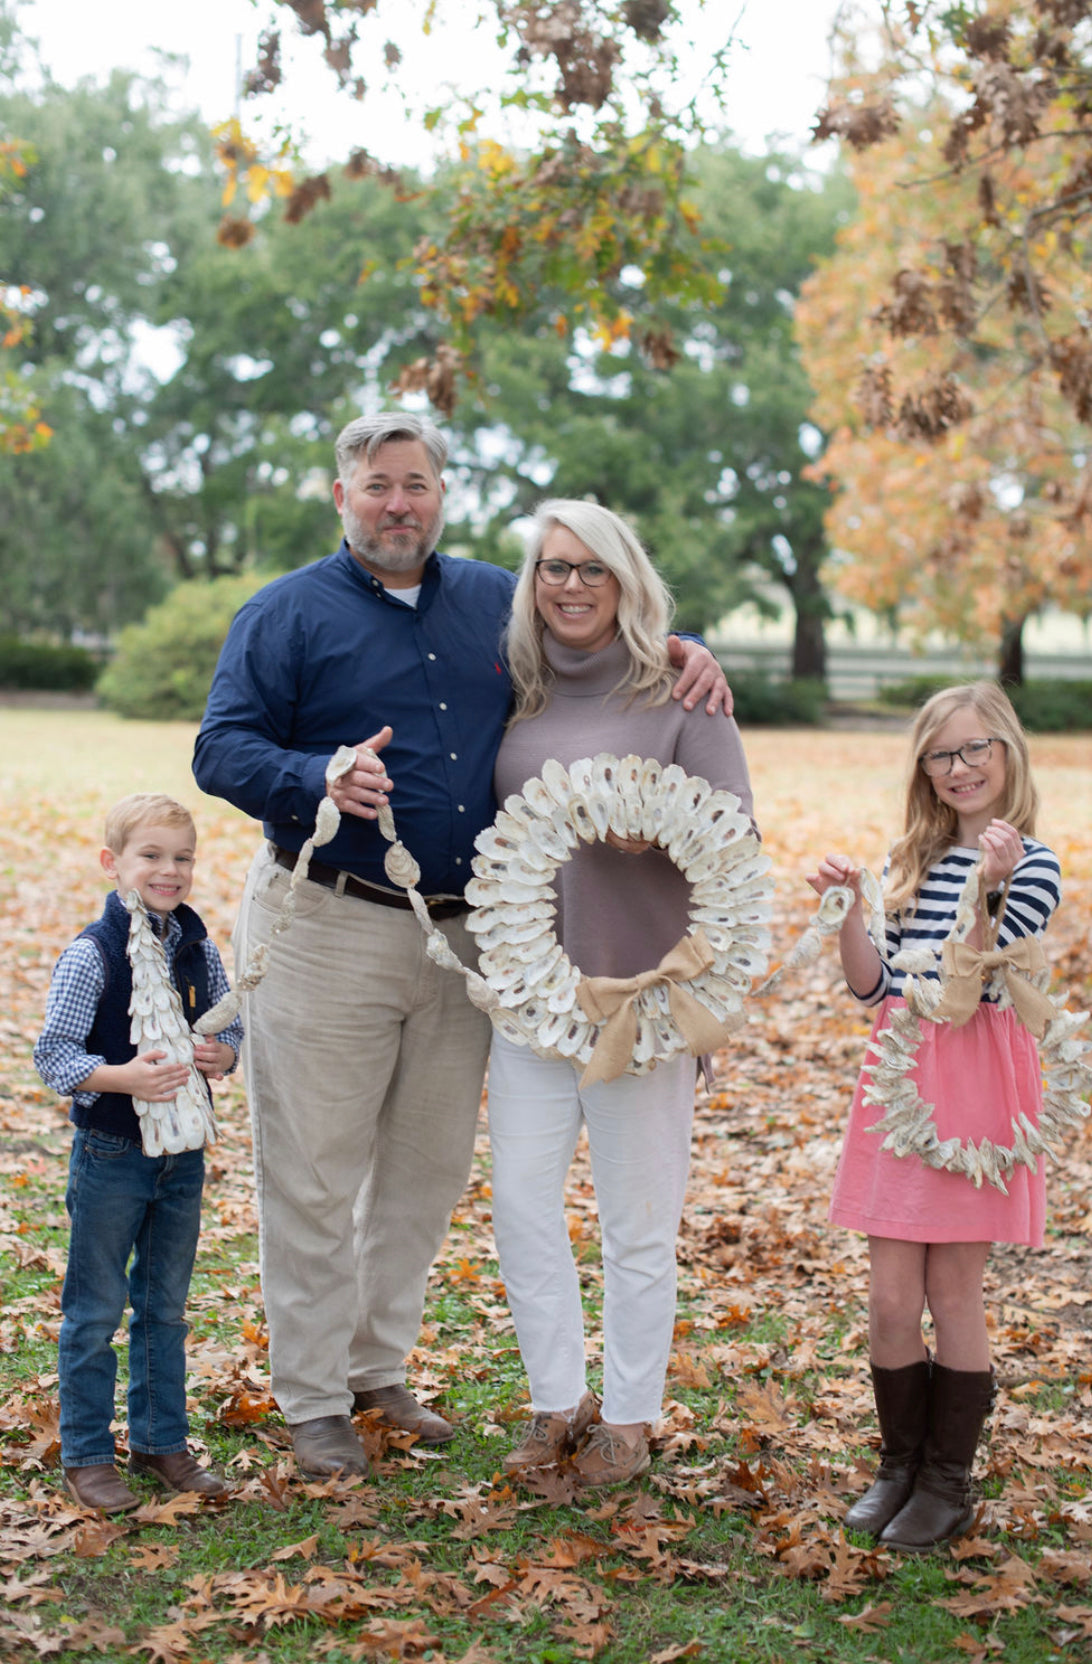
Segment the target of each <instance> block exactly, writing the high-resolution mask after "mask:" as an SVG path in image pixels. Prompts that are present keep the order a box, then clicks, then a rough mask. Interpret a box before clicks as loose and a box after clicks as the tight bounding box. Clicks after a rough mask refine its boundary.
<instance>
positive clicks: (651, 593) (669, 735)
mask: <svg viewBox="0 0 1092 1664" xmlns="http://www.w3.org/2000/svg"><path fill="white" fill-rule="evenodd" d="M670 613H671V601H670V597H669V596H668V594H667V591H666V590H665V588H664V585H663V583H662V582H661V580H660V578H659V576H658V575H657V573H656V571H655V570H654V568H653V566H652V563H651V562H650V560H649V558H648V556H647V555H646V554H645V551H644V550H643V549H642V547H641V545H640V543H639V542H638V541H637V539H636V538H635V537H634V535H633V533H632V532H631V531H630V529H629V527H628V526H627V525H626V524H625V523H624V522H623V521H622V520H620V519H619V518H618V516H617V515H615V514H612V513H610V512H609V510H607V509H604V508H600V507H599V506H598V505H597V504H594V503H587V502H573V501H562V500H557V501H552V502H547V503H544V504H543V505H542V507H541V508H540V509H539V511H538V513H537V514H536V516H535V521H534V532H533V535H532V537H531V540H530V544H529V547H528V551H527V555H526V558H525V560H524V564H523V569H522V571H521V573H520V578H519V583H518V585H517V588H516V592H515V597H514V600H513V607H512V619H511V623H510V625H509V631H508V659H509V664H510V666H511V670H512V677H513V681H514V683H515V687H516V707H515V712H514V715H513V717H512V720H511V722H510V724H509V727H508V731H507V733H506V735H505V738H504V740H503V742H502V744H501V748H500V753H499V755H498V758H497V767H496V776H495V784H496V791H497V798H498V801H500V802H503V801H504V799H505V798H506V797H507V796H508V795H509V794H510V793H512V792H518V791H519V790H520V789H521V788H522V786H523V784H524V782H525V781H526V780H528V779H530V778H532V777H533V776H535V775H538V774H540V773H541V772H542V766H543V764H544V763H545V762H546V761H547V759H548V758H551V757H553V758H556V759H557V760H558V761H559V762H561V763H563V764H565V765H566V766H567V765H568V764H569V763H571V762H573V761H574V760H575V759H576V758H578V757H588V756H595V755H596V753H598V752H601V751H605V752H611V753H613V754H615V755H617V756H623V755H627V754H636V755H638V756H641V757H646V758H647V757H655V758H657V759H658V760H659V761H660V762H661V763H663V764H667V763H673V762H674V763H678V764H680V765H681V766H682V767H683V768H684V769H685V770H686V771H687V773H688V774H694V775H700V776H701V777H703V778H704V779H706V780H708V781H709V782H710V784H711V785H713V786H714V787H717V788H725V789H727V790H729V791H732V792H735V793H736V795H737V796H738V797H739V798H740V799H741V802H742V804H743V808H744V811H745V812H746V813H748V814H749V813H750V811H751V790H750V783H749V781H748V777H747V765H746V762H745V760H744V756H743V747H742V744H741V742H740V737H739V731H738V729H737V728H736V725H735V723H734V722H732V721H731V719H730V718H728V717H726V716H723V715H718V716H716V717H712V718H710V717H708V716H707V715H706V714H705V713H704V712H703V711H698V712H687V711H685V710H683V708H682V706H681V705H680V704H679V703H678V702H677V701H675V700H673V699H672V698H671V697H670V693H671V676H670V671H669V667H668V661H667V653H666V649H665V647H664V646H663V642H664V638H665V637H666V634H667V628H668V621H669V617H670ZM611 843H613V844H614V847H609V846H608V844H606V843H596V844H590V845H589V844H581V846H580V847H579V848H578V849H577V850H576V851H575V852H574V854H573V857H572V859H571V860H570V861H569V862H567V863H566V864H565V865H564V866H562V867H561V868H560V869H559V871H558V874H557V878H556V889H557V896H558V910H557V934H558V939H559V940H560V942H561V944H562V946H563V947H564V949H565V952H566V953H567V954H568V955H569V957H570V959H571V960H572V962H573V963H574V964H575V965H577V966H579V968H580V969H581V971H582V972H583V973H584V974H585V975H586V976H615V977H626V976H633V975H635V974H636V973H637V972H639V971H642V970H647V969H649V968H650V967H652V966H654V965H656V964H658V963H659V961H660V959H661V958H662V957H663V956H664V954H665V953H667V952H668V950H669V949H670V948H672V947H674V946H675V944H676V943H677V942H678V941H679V939H680V938H681V937H682V936H683V935H684V934H685V932H686V928H687V923H688V900H689V886H688V884H687V883H686V881H685V879H684V878H683V877H682V874H681V873H680V872H679V870H678V869H677V868H676V867H675V866H674V864H673V863H672V862H671V861H670V860H669V859H668V857H667V856H666V855H665V854H664V853H663V852H662V851H659V850H657V849H655V848H650V847H649V846H648V845H647V844H640V843H633V842H625V843H623V842H621V841H620V840H618V839H615V838H613V836H612V837H611ZM695 1070H696V1063H695V1060H694V1058H692V1057H689V1056H686V1055H683V1056H676V1057H674V1058H672V1059H670V1061H668V1062H664V1063H660V1064H658V1065H657V1067H656V1069H655V1070H654V1071H653V1072H652V1073H650V1074H647V1075H642V1076H635V1075H623V1076H622V1077H620V1078H619V1079H615V1080H610V1081H601V1082H598V1083H597V1084H595V1085H592V1086H589V1087H587V1088H584V1089H583V1090H582V1089H581V1088H580V1085H579V1076H578V1074H577V1071H576V1069H575V1067H574V1066H573V1065H572V1064H571V1063H569V1062H568V1061H561V1060H551V1059H543V1058H540V1057H537V1056H535V1055H534V1053H532V1052H531V1051H529V1050H528V1049H526V1048H524V1047H520V1046H516V1045H513V1044H512V1043H511V1042H509V1041H507V1040H505V1039H504V1038H502V1037H501V1036H500V1035H494V1037H493V1047H492V1052H491V1055H490V1064H489V1126H490V1139H491V1143H492V1151H493V1223H494V1230H495V1234H496V1241H497V1251H498V1254H499V1257H500V1264H501V1274H502V1276H503V1278H504V1282H505V1285H506V1287H507V1290H508V1298H509V1302H510V1304H511V1308H512V1314H513V1317H514V1318H515V1323H516V1333H517V1336H518V1338H519V1344H520V1351H521V1353H522V1355H523V1360H524V1364H525V1367H526V1369H527V1373H528V1377H529V1381H530V1388H531V1407H532V1417H531V1421H530V1423H529V1425H528V1427H527V1429H526V1431H525V1433H524V1435H523V1437H522V1438H521V1439H520V1441H519V1443H518V1444H517V1445H516V1446H515V1448H514V1449H513V1450H512V1451H510V1452H509V1454H508V1455H507V1457H506V1458H505V1462H504V1465H505V1467H506V1468H508V1469H509V1470H518V1469H520V1468H527V1467H542V1466H547V1465H549V1464H551V1463H553V1462H557V1461H558V1460H560V1459H561V1458H562V1457H563V1456H566V1455H574V1463H573V1465H574V1469H575V1472H576V1475H577V1477H578V1482H579V1483H581V1484H583V1485H588V1486H602V1485H617V1484H622V1483H624V1482H625V1481H627V1480H629V1479H632V1478H633V1477H635V1476H636V1475H637V1474H639V1473H642V1472H643V1471H644V1469H645V1468H646V1467H647V1466H648V1463H649V1448H648V1429H649V1423H651V1422H653V1421H655V1420H656V1419H657V1417H658V1416H659V1414H660V1411H661V1408H662V1401H663V1388H664V1379H665V1376H666V1373H667V1361H668V1355H669V1352H670V1347H671V1338H672V1333H673V1329H674V1321H675V1238H676V1235H677V1232H678V1226H679V1219H680V1216H681V1214H682V1206H683V1199H684V1196H685V1191H686V1178H687V1169H688V1166H689V1159H690V1126H691V1120H692V1117H693V1110H694V1079H695ZM582 1123H583V1124H585V1125H586V1126H587V1129H588V1140H589V1146H590V1151H591V1162H592V1174H593V1178H594V1182H595V1193H596V1199H597V1203H598V1207H599V1220H600V1227H601V1232H602V1239H603V1345H604V1370H603V1404H602V1420H597V1419H596V1408H597V1406H596V1403H595V1400H594V1398H593V1397H592V1395H591V1393H590V1392H589V1391H588V1390H587V1383H586V1380H585V1373H584V1329H583V1316H582V1311H581V1302H580V1285H579V1280H578V1277H577V1272H576V1267H575V1265H574V1263H573V1257H572V1251H571V1247H570V1243H569V1234H568V1229H567V1226H566V1222H565V1211H564V1186H565V1177H566V1174H567V1172H568V1169H569V1165H570V1163H571V1161H572V1156H573V1151H574V1149H575V1147H576V1141H577V1137H578V1135H579V1132H580V1127H581V1124H582Z"/></svg>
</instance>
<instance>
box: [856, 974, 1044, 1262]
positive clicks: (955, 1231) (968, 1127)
mask: <svg viewBox="0 0 1092 1664" xmlns="http://www.w3.org/2000/svg"><path fill="white" fill-rule="evenodd" d="M904 1004H905V1001H904V1000H902V999H901V998H895V997H889V998H887V999H885V1000H884V1002H883V1004H882V1005H881V1006H880V1008H879V1012H878V1015H877V1017H876V1021H875V1022H874V1024H873V1025H872V1033H873V1036H875V1035H876V1034H877V1033H878V1032H879V1030H880V1029H881V1028H883V1026H884V1024H885V1022H886V1020H887V1014H888V1012H890V1011H891V1010H893V1009H894V1008H896V1007H899V1006H902V1005H904ZM921 1027H922V1030H923V1033H922V1041H921V1046H920V1047H919V1049H918V1056H917V1066H916V1068H915V1071H914V1078H915V1080H916V1081H917V1086H918V1091H919V1092H920V1093H921V1096H922V1098H923V1099H924V1101H925V1102H926V1103H927V1104H933V1105H934V1106H935V1109H934V1119H935V1121H936V1124H937V1132H938V1134H939V1136H940V1137H941V1138H942V1139H943V1138H955V1137H959V1138H965V1139H968V1138H969V1139H971V1140H973V1142H974V1143H975V1144H978V1143H980V1142H981V1140H982V1139H983V1138H989V1139H990V1140H991V1141H992V1142H993V1143H994V1144H998V1145H1000V1146H1001V1147H1002V1148H1006V1147H1009V1148H1011V1146H1012V1121H1013V1119H1014V1117H1015V1116H1017V1115H1018V1114H1020V1113H1021V1112H1023V1113H1024V1114H1026V1115H1027V1117H1028V1120H1029V1121H1031V1122H1032V1124H1033V1125H1037V1124H1038V1120H1039V1112H1040V1109H1041V1107H1042V1071H1041V1069H1040V1066H1039V1053H1038V1050H1037V1048H1036V1045H1035V1040H1034V1037H1033V1036H1032V1035H1031V1034H1029V1033H1028V1031H1027V1029H1026V1028H1024V1026H1023V1024H1022V1023H1021V1022H1020V1021H1019V1020H1018V1018H1017V1016H1016V1013H1015V1012H1014V1011H1011V1010H1009V1011H999V1010H998V1009H997V1007H996V1006H995V1005H985V1004H983V1005H980V1006H979V1007H978V1010H977V1011H976V1012H975V1014H974V1016H973V1017H972V1018H971V1020H970V1022H969V1023H967V1024H966V1025H965V1026H964V1027H963V1028H952V1027H951V1025H950V1024H948V1023H943V1024H938V1023H922V1025H921ZM872 1056H873V1054H872V1053H869V1057H870V1058H871V1057H872ZM867 1084H868V1069H867V1065H866V1067H865V1068H864V1069H863V1070H862V1071H861V1077H860V1079H859V1080H858V1082H857V1090H856V1092H855V1093H854V1095H853V1104H852V1107H851V1109H850V1112H849V1127H848V1128H847V1130H846V1138H845V1144H844V1146H843V1148H842V1154H841V1158H840V1160H839V1162H838V1171H837V1173H836V1175H835V1179H834V1194H833V1196H832V1197H831V1203H830V1219H831V1223H832V1224H834V1225H843V1226H845V1227H846V1229H847V1230H851V1231H864V1232H865V1233H866V1235H868V1236H883V1237H894V1238H896V1239H897V1240H899V1241H901V1242H1019V1243H1024V1244H1026V1245H1027V1246H1028V1247H1031V1248H1041V1247H1042V1245H1043V1223H1044V1219H1045V1217H1046V1173H1045V1166H1046V1161H1045V1159H1044V1158H1043V1157H1040V1158H1039V1159H1038V1161H1037V1163H1036V1165H1037V1167H1038V1172H1036V1173H1032V1172H1031V1171H1030V1169H1029V1168H1027V1167H1023V1166H1017V1167H1015V1168H1014V1169H1013V1172H1012V1175H1011V1177H1009V1178H1007V1179H1006V1180H1005V1183H1006V1185H1007V1187H1008V1192H1009V1194H1008V1195H1007V1196H1003V1195H1002V1194H1001V1192H1000V1191H999V1190H995V1189H994V1187H993V1185H991V1184H989V1183H988V1182H987V1181H985V1180H984V1181H983V1183H982V1188H981V1189H980V1190H976V1189H975V1187H974V1184H973V1183H972V1181H971V1180H970V1179H967V1178H964V1177H963V1176H962V1174H958V1173H945V1172H938V1171H937V1170H936V1169H935V1168H932V1167H926V1165H925V1163H924V1162H923V1161H922V1160H921V1159H920V1158H919V1157H918V1156H913V1155H910V1156H896V1155H893V1154H892V1153H891V1151H890V1150H882V1149H881V1148H880V1145H881V1143H882V1142H883V1135H882V1134H881V1133H874V1132H869V1130H868V1129H869V1127H871V1126H873V1125H874V1124H875V1123H876V1122H877V1121H880V1120H882V1119H883V1115H884V1111H883V1110H882V1109H880V1108H877V1107H876V1106H875V1105H866V1104H865V1103H864V1102H863V1101H862V1100H863V1095H864V1090H865V1087H866V1085H867ZM1047 1159H1049V1158H1047Z"/></svg>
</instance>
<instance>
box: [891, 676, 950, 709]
mask: <svg viewBox="0 0 1092 1664" xmlns="http://www.w3.org/2000/svg"><path fill="white" fill-rule="evenodd" d="M970 680H971V678H970V677H960V676H958V675H954V676H908V677H907V679H906V681H905V682H888V683H887V684H886V686H884V687H881V688H878V689H877V691H876V698H877V699H878V700H879V702H880V704H881V705H895V706H897V707H898V708H899V709H900V710H905V709H910V710H915V711H916V710H917V708H918V706H919V705H924V704H925V701H926V700H927V699H931V698H932V697H933V695H934V693H939V692H940V690H941V688H950V687H954V686H955V685H956V683H957V682H959V681H970Z"/></svg>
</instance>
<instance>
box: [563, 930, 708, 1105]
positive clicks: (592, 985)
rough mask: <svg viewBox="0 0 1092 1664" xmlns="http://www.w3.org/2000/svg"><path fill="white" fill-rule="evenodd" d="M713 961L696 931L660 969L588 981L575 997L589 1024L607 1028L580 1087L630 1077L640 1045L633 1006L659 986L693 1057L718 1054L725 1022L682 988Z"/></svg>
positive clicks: (593, 1053) (599, 977) (666, 954)
mask: <svg viewBox="0 0 1092 1664" xmlns="http://www.w3.org/2000/svg"><path fill="white" fill-rule="evenodd" d="M713 958H714V955H713V950H712V948H711V947H710V946H709V943H708V941H707V939H706V936H705V933H704V931H702V930H695V931H694V933H693V935H688V936H684V937H683V938H682V940H681V941H679V942H676V944H675V946H674V947H673V948H672V949H671V950H670V952H669V953H665V954H664V957H663V958H662V959H661V960H660V963H659V964H658V965H657V966H656V968H655V970H652V971H640V972H639V973H638V974H637V976H628V977H618V976H586V977H584V978H583V979H582V981H581V983H580V986H579V987H578V988H577V990H576V997H577V999H578V1000H579V1002H580V1006H581V1009H582V1010H583V1012H584V1015H585V1016H586V1017H587V1018H588V1020H589V1022H593V1023H602V1024H603V1028H602V1031H601V1032H600V1035H599V1039H598V1040H597V1041H596V1043H595V1050H594V1051H593V1052H592V1055H591V1058H590V1060H589V1062H588V1066H587V1068H586V1069H585V1070H584V1073H583V1074H582V1075H581V1077H580V1084H581V1086H591V1085H592V1084H593V1083H594V1082H595V1081H599V1080H615V1079H617V1077H618V1076H619V1075H622V1074H625V1071H626V1068H627V1066H628V1065H629V1063H630V1062H631V1061H632V1058H633V1048H634V1046H635V1044H636V1041H637V1013H636V1011H635V1010H634V1003H635V1001H636V999H637V996H638V994H640V993H641V992H642V991H643V990H644V989H645V988H654V987H656V986H657V985H658V984H662V985H664V986H666V988H667V998H668V1004H669V1006H670V1008H671V1015H672V1018H673V1019H674V1022H675V1026H676V1027H677V1029H678V1030H679V1033H680V1034H681V1035H682V1037H683V1039H684V1040H685V1041H686V1048H687V1051H689V1052H690V1053H691V1055H692V1056H694V1057H699V1056H701V1054H702V1053H703V1052H711V1051H714V1050H715V1049H716V1047H717V1046H719V1045H720V1044H721V1043H722V1042H723V1040H724V1035H725V1025H724V1023H722V1022H721V1021H720V1020H719V1018H717V1017H714V1015H713V1013H712V1012H711V1011H710V1010H709V1009H708V1007H706V1006H704V1005H702V1004H701V1002H700V1001H699V1000H696V999H695V998H694V996H693V994H692V993H691V992H690V990H689V989H688V988H684V987H682V986H681V984H682V983H684V982H690V981H692V980H693V978H694V977H696V976H700V975H701V973H702V971H707V970H708V969H709V967H710V965H712V963H713Z"/></svg>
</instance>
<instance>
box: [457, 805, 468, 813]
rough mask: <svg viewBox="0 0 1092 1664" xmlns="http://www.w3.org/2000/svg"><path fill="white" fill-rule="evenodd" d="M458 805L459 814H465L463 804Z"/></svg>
mask: <svg viewBox="0 0 1092 1664" xmlns="http://www.w3.org/2000/svg"><path fill="white" fill-rule="evenodd" d="M458 807H459V813H460V815H465V814H466V809H465V808H464V807H463V805H462V804H461V803H460V804H459V806H458Z"/></svg>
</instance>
